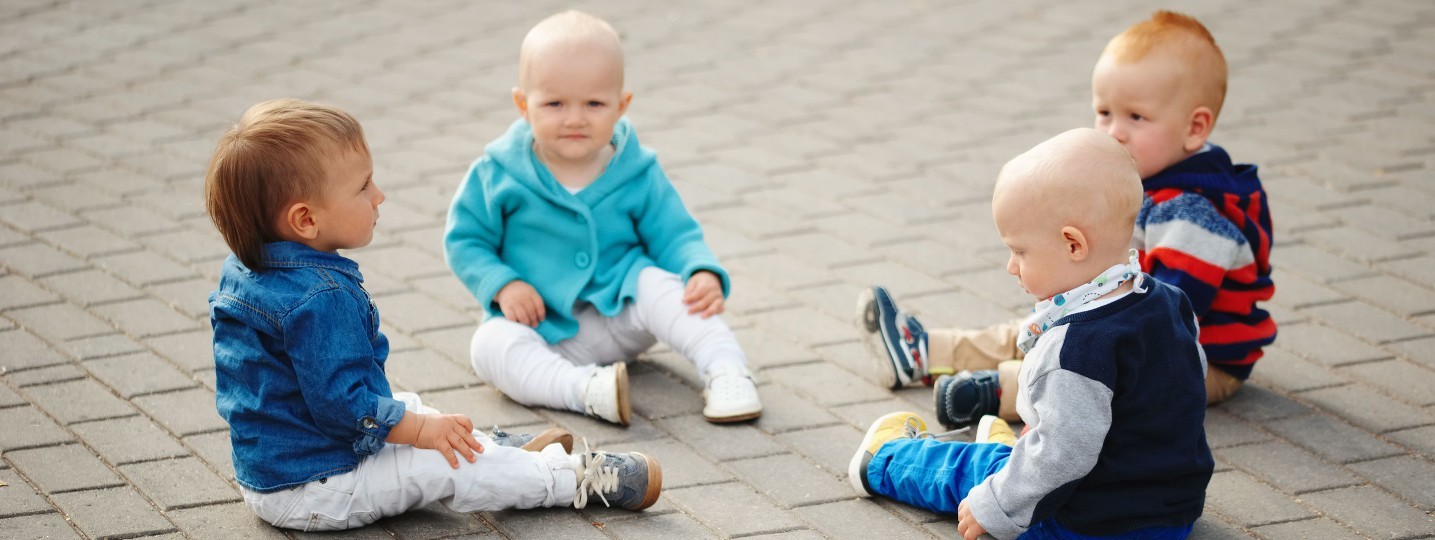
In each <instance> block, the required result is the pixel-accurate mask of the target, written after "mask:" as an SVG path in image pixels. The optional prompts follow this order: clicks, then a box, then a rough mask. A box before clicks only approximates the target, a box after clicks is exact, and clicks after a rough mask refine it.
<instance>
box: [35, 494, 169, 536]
mask: <svg viewBox="0 0 1435 540" xmlns="http://www.w3.org/2000/svg"><path fill="white" fill-rule="evenodd" d="M53 497H54V499H55V503H56V504H58V505H59V506H60V510H61V511H63V512H64V513H65V515H67V516H69V518H70V520H71V521H73V522H74V523H75V525H76V526H77V527H79V528H80V530H81V531H82V532H84V533H85V534H86V535H89V536H90V537H118V536H139V535H145V534H156V533H165V532H170V531H173V530H174V526H173V525H170V523H169V521H168V520H166V519H165V518H164V516H163V515H160V513H159V512H157V511H155V509H154V508H152V507H150V505H149V503H147V502H145V500H144V498H142V497H140V495H139V493H136V492H135V491H134V488H130V487H119V488H110V489H100V490H91V491H75V492H71V493H60V494H56V495H54V496H53Z"/></svg>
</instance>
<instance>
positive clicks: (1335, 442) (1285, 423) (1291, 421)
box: [1265, 414, 1401, 463]
mask: <svg viewBox="0 0 1435 540" xmlns="http://www.w3.org/2000/svg"><path fill="white" fill-rule="evenodd" d="M1265 427H1266V429H1269V430H1271V431H1272V432H1274V433H1275V434H1276V435H1278V436H1281V437H1283V438H1285V440H1287V441H1290V442H1293V443H1295V444H1297V445H1299V446H1301V447H1303V448H1305V449H1306V450H1310V451H1311V452H1315V453H1316V454H1318V455H1320V456H1322V457H1324V458H1326V459H1328V460H1331V461H1334V462H1336V463H1350V462H1352V461H1364V460H1368V459H1374V458H1378V457H1385V456H1391V455H1395V454H1398V453H1401V450H1400V449H1399V448H1397V447H1395V446H1394V445H1391V444H1390V443H1387V442H1385V441H1383V440H1380V439H1379V438H1377V437H1376V436H1375V435H1374V434H1373V433H1370V432H1368V431H1364V430H1361V429H1359V428H1356V427H1353V426H1351V425H1349V424H1346V423H1344V422H1341V421H1340V420H1337V419H1335V418H1332V417H1329V416H1326V415H1323V414H1312V415H1307V416H1298V417H1294V418H1286V419H1281V420H1275V421H1272V422H1267V423H1266V424H1265Z"/></svg>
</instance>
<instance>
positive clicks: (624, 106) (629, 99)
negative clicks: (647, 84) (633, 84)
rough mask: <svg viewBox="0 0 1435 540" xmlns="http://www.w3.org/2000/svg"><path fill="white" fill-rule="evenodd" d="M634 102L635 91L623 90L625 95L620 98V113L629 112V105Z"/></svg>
mask: <svg viewBox="0 0 1435 540" xmlns="http://www.w3.org/2000/svg"><path fill="white" fill-rule="evenodd" d="M632 103H633V93H632V92H623V97H621V98H618V114H620V115H622V114H627V113H628V105H629V104H632Z"/></svg>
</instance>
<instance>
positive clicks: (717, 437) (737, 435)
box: [655, 414, 787, 461]
mask: <svg viewBox="0 0 1435 540" xmlns="http://www.w3.org/2000/svg"><path fill="white" fill-rule="evenodd" d="M655 423H656V424H657V426H658V427H659V428H661V429H663V430H665V431H668V432H670V433H672V434H673V437H674V438H675V439H677V440H679V441H682V442H684V443H686V444H687V445H688V446H690V447H692V448H693V450H694V451H696V452H697V453H699V454H702V455H704V456H707V457H708V458H709V459H712V460H715V461H730V460H734V459H743V458H751V457H758V456H769V455H773V454H779V453H783V452H786V451H787V450H786V448H784V447H783V446H782V445H781V444H778V443H777V442H776V441H774V440H773V439H772V438H771V437H770V436H768V435H765V434H763V433H762V432H761V431H758V430H757V429H756V428H753V427H751V426H748V425H744V424H731V425H721V424H713V423H711V422H708V421H707V420H705V419H704V418H703V417H702V415H699V414H692V415H686V416H676V417H672V418H664V419H661V420H657V421H655Z"/></svg>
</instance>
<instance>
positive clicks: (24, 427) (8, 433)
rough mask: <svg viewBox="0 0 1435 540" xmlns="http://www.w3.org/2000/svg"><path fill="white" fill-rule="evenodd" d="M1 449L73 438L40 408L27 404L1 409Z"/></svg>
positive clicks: (41, 444)
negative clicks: (2, 435) (2, 434)
mask: <svg viewBox="0 0 1435 540" xmlns="http://www.w3.org/2000/svg"><path fill="white" fill-rule="evenodd" d="M0 433H4V434H5V437H3V438H0V450H3V451H6V452H9V451H11V450H15V449H17V448H31V447H37V446H48V445H52V444H56V443H62V442H65V441H69V440H71V439H73V437H71V436H70V434H69V433H66V432H65V430H63V429H60V426H58V425H56V424H55V422H54V421H52V420H50V419H49V418H47V417H46V416H45V415H44V414H43V413H41V412H40V411H39V410H37V409H35V408H34V407H32V406H29V405H26V406H21V407H10V408H5V409H0Z"/></svg>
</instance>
